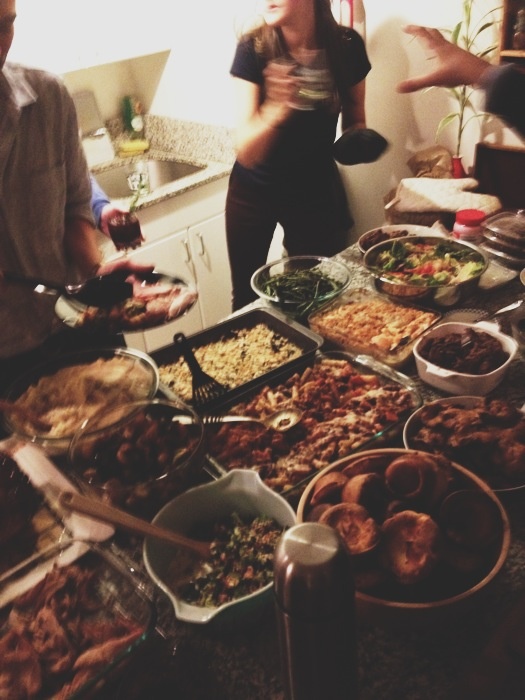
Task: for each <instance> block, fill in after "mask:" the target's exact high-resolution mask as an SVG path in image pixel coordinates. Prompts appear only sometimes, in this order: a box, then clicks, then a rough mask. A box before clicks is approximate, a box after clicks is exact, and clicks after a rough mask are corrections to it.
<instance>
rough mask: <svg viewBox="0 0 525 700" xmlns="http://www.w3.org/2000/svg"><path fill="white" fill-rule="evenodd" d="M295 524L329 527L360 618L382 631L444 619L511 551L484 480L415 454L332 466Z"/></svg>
mask: <svg viewBox="0 0 525 700" xmlns="http://www.w3.org/2000/svg"><path fill="white" fill-rule="evenodd" d="M297 519H298V521H299V522H306V521H319V522H325V523H326V524H330V525H331V526H332V527H335V528H336V529H337V530H338V532H339V533H340V535H341V537H342V540H343V543H344V544H345V546H346V548H347V550H348V552H349V553H350V556H351V557H352V560H353V563H354V577H355V583H356V605H357V610H358V613H359V615H360V617H361V618H362V620H363V621H364V622H369V623H375V624H381V625H383V624H384V625H388V626H390V625H393V626H405V625H415V626H420V625H427V624H441V623H444V622H450V621H451V620H452V619H454V618H455V616H456V615H457V614H458V613H460V612H463V611H465V610H467V609H469V608H471V607H472V606H473V605H474V604H476V603H477V602H478V600H479V599H480V597H481V595H482V594H483V593H485V592H486V591H487V590H488V588H489V586H490V584H491V583H492V582H493V580H494V579H495V578H496V576H497V574H498V573H499V572H500V570H501V568H502V566H503V564H504V562H505V560H506V557H507V555H508V551H509V546H510V525H509V520H508V517H507V514H506V512H505V510H504V508H503V506H502V505H501V503H500V501H499V499H498V498H497V496H496V495H495V494H494V492H493V491H492V490H491V489H490V488H489V487H488V486H487V484H486V483H485V482H484V481H482V480H481V479H480V478H478V477H477V476H475V475H474V474H472V473H471V472H469V471H468V470H466V469H465V468H464V467H462V466H461V465H459V464H456V463H455V462H450V461H448V460H445V459H444V458H441V459H440V458H438V457H436V456H434V455H429V454H428V453H424V452H419V451H417V450H407V449H401V448H385V449H377V450H368V451H365V452H360V453H356V454H354V455H352V456H350V457H346V458H344V459H342V460H339V461H337V462H334V463H333V464H331V465H330V466H328V467H326V468H325V469H323V470H322V471H321V472H319V474H317V475H316V476H315V477H314V479H313V480H312V481H311V482H310V483H309V484H308V486H307V487H306V489H305V490H304V492H303V494H302V496H301V500H300V502H299V506H298V509H297Z"/></svg>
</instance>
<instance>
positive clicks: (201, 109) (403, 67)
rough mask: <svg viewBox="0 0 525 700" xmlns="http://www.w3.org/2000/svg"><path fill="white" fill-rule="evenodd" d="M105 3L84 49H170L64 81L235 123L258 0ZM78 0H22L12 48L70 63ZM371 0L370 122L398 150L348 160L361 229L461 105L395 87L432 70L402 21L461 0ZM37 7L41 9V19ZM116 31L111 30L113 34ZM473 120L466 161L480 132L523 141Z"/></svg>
mask: <svg viewBox="0 0 525 700" xmlns="http://www.w3.org/2000/svg"><path fill="white" fill-rule="evenodd" d="M102 2H103V0H92V2H90V3H87V4H86V5H85V7H86V8H91V9H90V10H89V14H88V16H87V17H83V16H82V13H79V14H78V18H77V19H76V22H77V26H76V27H75V32H74V42H73V43H74V44H75V51H77V53H79V54H80V55H85V54H86V53H89V51H90V47H92V50H93V51H95V50H96V53H97V56H98V59H97V60H98V61H101V60H103V57H104V55H107V56H114V55H115V54H118V49H119V46H118V42H121V47H120V49H121V55H122V56H123V57H129V56H132V55H139V54H141V53H145V52H147V51H148V50H150V49H151V48H155V50H158V51H159V52H160V51H162V50H163V49H166V48H168V49H169V50H170V51H169V53H168V52H165V53H159V54H158V55H156V56H149V57H148V58H140V59H139V58H136V59H134V60H126V61H121V62H115V63H112V64H107V65H105V66H103V67H96V68H89V69H84V70H77V71H74V72H68V73H66V75H65V79H66V83H67V84H68V86H69V87H70V89H74V90H76V89H89V88H91V89H93V90H94V91H95V93H96V96H97V99H98V101H99V106H100V109H101V112H102V115H103V117H104V118H105V119H108V118H110V117H112V116H116V115H117V114H118V110H119V106H120V100H121V97H122V96H123V95H125V94H128V93H130V92H132V93H134V94H136V95H137V96H138V97H139V99H141V100H142V101H143V102H144V104H145V105H146V107H147V108H148V109H149V111H150V112H152V113H154V114H158V115H164V116H169V117H173V118H178V119H187V120H190V121H196V122H202V123H208V124H216V125H220V126H224V125H225V126H232V125H233V121H234V118H233V113H234V107H233V99H232V91H231V80H230V77H229V68H230V64H231V60H232V57H233V52H234V49H235V44H236V41H237V37H238V33H239V31H240V30H241V28H242V27H245V26H246V23H247V22H248V20H249V19H250V18H252V17H253V15H254V14H255V12H256V10H257V3H258V0H221V1H220V2H217V0H200V2H187V3H181V2H174V3H173V2H172V3H169V10H168V9H167V8H168V4H167V3H165V1H164V0H148V2H147V3H144V0H110V2H107V1H105V2H103V5H104V12H102V11H101V8H100V7H95V6H94V4H93V3H95V4H96V3H98V4H101V3H102ZM64 3H65V5H64ZM73 4H76V3H75V0H46V2H43V0H17V6H18V10H19V20H17V27H16V36H15V46H14V47H13V49H15V48H16V42H19V46H22V47H23V46H24V40H25V46H27V44H28V43H29V44H30V47H31V51H30V53H31V57H32V59H33V60H32V62H33V63H34V62H38V59H39V57H40V56H41V57H42V60H41V61H40V63H41V65H45V61H49V60H50V59H49V57H50V55H53V50H54V54H55V58H54V61H55V63H57V62H59V61H63V60H64V55H66V56H68V53H67V47H70V46H71V44H72V38H71V37H72V33H71V32H69V33H68V31H67V27H63V25H62V23H61V14H60V13H61V8H64V7H67V8H68V12H69V13H70V14H71V6H72V5H73ZM364 5H365V11H366V40H367V48H368V53H369V56H370V60H371V63H372V71H371V72H370V74H369V77H368V78H367V97H366V108H367V120H368V125H369V126H370V127H372V128H374V129H377V131H379V132H380V133H382V134H383V135H384V136H385V137H386V138H387V139H388V141H389V142H390V149H389V150H388V152H387V153H386V154H385V155H384V156H383V157H382V158H381V159H380V160H379V161H378V162H377V163H373V164H370V165H359V166H353V167H345V168H342V172H343V177H344V180H345V183H346V185H347V191H348V196H349V201H350V204H351V209H352V212H353V214H354V218H355V219H356V226H355V231H354V235H358V234H360V233H362V232H363V231H365V230H367V229H369V228H372V227H374V226H377V225H380V224H381V223H382V222H383V221H384V214H383V197H384V195H386V193H387V192H388V191H389V190H390V189H391V188H392V187H393V186H395V185H396V184H397V182H398V181H399V179H400V178H402V177H405V176H409V175H411V172H410V170H409V169H408V166H407V165H406V162H407V160H408V158H409V157H410V156H411V155H412V154H413V153H414V152H415V151H418V150H421V149H423V148H425V147H427V146H430V145H432V144H433V143H434V136H435V131H436V127H437V124H438V122H439V120H440V119H441V118H442V117H443V116H444V115H446V114H448V113H449V112H450V111H453V109H452V108H453V106H454V105H452V104H451V103H450V102H449V99H450V98H449V96H448V93H447V91H445V90H440V89H436V90H431V91H429V92H426V93H416V94H414V95H400V94H398V93H397V92H396V91H395V85H396V83H397V82H398V81H399V80H401V79H402V78H404V77H407V76H409V75H413V74H416V73H420V72H426V71H427V70H428V63H427V62H426V57H425V54H424V52H423V51H422V49H421V47H420V46H419V45H418V44H417V43H416V42H415V41H413V40H411V39H410V38H409V37H408V36H407V35H405V34H403V32H402V31H401V29H402V27H403V26H404V25H405V24H409V23H414V24H426V25H430V26H437V27H447V28H450V27H452V26H453V25H454V24H455V23H456V22H457V21H459V20H460V19H461V8H462V0H441V2H439V3H426V2H422V0H397V2H396V3H388V2H385V0H364ZM476 6H477V8H479V10H480V11H481V10H483V9H492V8H494V7H499V6H500V2H499V1H498V0H477V3H476ZM29 8H31V11H29ZM35 8H38V12H39V13H40V16H38V22H36V26H35V11H36V10H35ZM42 8H46V9H45V11H44V10H43V9H42ZM95 10H96V12H95ZM46 12H47V13H48V14H47V15H46ZM93 12H94V14H95V15H96V18H97V22H98V27H99V28H98V29H97V30H96V31H93V22H94V19H93ZM102 17H103V18H104V19H103V20H101V18H102ZM70 21H71V20H70V19H68V23H69V22H70ZM48 25H49V26H48ZM57 27H59V28H60V29H59V31H58V30H57ZM48 30H49V31H48ZM50 32H51V33H50ZM66 36H67V37H68V39H67V41H66V39H65V38H64V39H63V40H64V41H65V42H66V43H65V48H61V47H60V41H61V40H62V39H61V37H66ZM29 37H30V41H29V42H28V38H29ZM50 37H52V40H51V42H50ZM108 37H112V39H111V41H110V39H109V38H108ZM110 43H111V46H109V44H110ZM110 49H111V50H110ZM15 53H16V51H15ZM20 53H21V54H22V55H23V54H24V50H21V51H20V50H19V51H18V54H20ZM18 57H20V56H18ZM66 70H68V69H66ZM69 70H70V69H69ZM471 127H472V128H471V130H470V132H469V133H468V134H467V136H466V138H465V142H464V149H463V150H464V152H463V156H464V163H465V165H466V166H467V168H468V167H469V166H470V165H471V164H472V158H473V151H474V144H475V143H476V141H478V140H479V139H480V136H483V138H484V139H486V140H492V141H498V142H502V141H503V142H505V143H510V144H521V143H522V142H521V141H520V140H519V139H518V137H516V136H514V135H513V134H512V132H510V131H509V130H508V129H505V128H504V127H503V126H502V125H501V123H500V122H499V121H498V120H496V119H491V120H490V122H488V123H486V124H485V123H482V122H481V121H480V120H475V121H474V122H473V123H472V125H471ZM453 136H454V129H453V128H452V129H450V130H447V131H446V132H444V133H443V135H442V137H440V142H441V144H442V145H444V146H446V147H448V148H449V149H453V140H454V139H453Z"/></svg>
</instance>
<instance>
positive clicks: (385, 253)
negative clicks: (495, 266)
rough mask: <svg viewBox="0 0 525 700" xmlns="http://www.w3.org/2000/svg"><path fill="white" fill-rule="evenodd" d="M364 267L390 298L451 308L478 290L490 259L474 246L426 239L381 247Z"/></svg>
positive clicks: (369, 255) (386, 243)
mask: <svg viewBox="0 0 525 700" xmlns="http://www.w3.org/2000/svg"><path fill="white" fill-rule="evenodd" d="M363 263H364V265H365V267H366V268H367V270H368V271H369V272H370V273H371V274H372V275H373V276H374V277H375V284H376V287H377V289H378V290H379V291H381V292H383V293H385V294H387V295H388V296H390V297H395V298H396V299H402V300H403V299H404V300H406V301H408V302H411V301H416V302H417V303H423V304H435V305H436V306H440V307H450V306H454V305H456V304H458V303H459V302H460V301H462V300H463V299H464V298H465V297H466V296H468V295H469V294H471V293H472V292H473V291H474V290H475V289H476V288H477V287H478V285H479V280H480V277H481V275H482V274H483V273H484V272H485V270H486V269H487V267H488V264H489V259H488V256H487V255H486V253H485V252H484V251H482V250H481V249H480V248H478V247H477V246H475V245H473V244H472V243H467V242H465V241H458V240H455V239H453V238H444V237H443V236H432V235H426V236H406V237H404V238H395V239H393V240H388V241H383V242H382V243H378V244H377V245H374V246H372V248H370V249H369V250H368V251H367V252H366V253H365V256H364V259H363Z"/></svg>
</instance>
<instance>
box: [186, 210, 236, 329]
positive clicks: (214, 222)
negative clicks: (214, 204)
mask: <svg viewBox="0 0 525 700" xmlns="http://www.w3.org/2000/svg"><path fill="white" fill-rule="evenodd" d="M188 239H189V244H190V251H191V257H192V261H193V264H194V266H195V275H196V277H197V282H198V286H199V295H200V299H201V314H202V322H203V327H204V328H208V327H209V326H212V325H214V324H215V323H217V322H218V321H221V320H223V319H224V318H226V316H228V314H230V313H231V294H232V284H231V278H230V263H229V260H228V250H227V247H226V231H225V222H224V213H221V214H218V215H217V216H214V217H213V218H211V219H208V220H207V221H202V222H201V223H199V224H196V225H194V226H190V228H189V229H188Z"/></svg>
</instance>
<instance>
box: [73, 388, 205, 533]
mask: <svg viewBox="0 0 525 700" xmlns="http://www.w3.org/2000/svg"><path fill="white" fill-rule="evenodd" d="M203 448H204V426H203V423H202V421H201V419H200V418H199V416H198V415H197V414H196V413H195V411H194V410H193V409H192V408H190V407H189V406H187V405H186V404H185V403H183V402H182V401H180V400H179V399H176V398H173V399H171V400H164V399H151V400H146V401H136V402H132V403H128V404H121V405H118V406H114V407H112V408H110V409H108V410H103V411H100V412H99V413H97V414H95V415H94V416H92V417H91V418H89V419H88V420H86V421H85V422H84V423H83V425H82V426H81V427H80V428H79V430H78V431H77V432H76V433H75V435H74V436H73V439H72V440H71V445H70V448H69V452H68V462H69V465H70V467H71V469H72V474H73V477H74V479H75V481H76V483H78V485H79V487H80V488H81V490H83V491H84V492H92V493H93V492H94V495H96V496H98V497H100V498H103V500H105V501H109V502H110V503H111V504H112V505H115V506H117V507H118V508H122V509H123V510H126V511H128V512H132V513H133V514H135V515H139V516H140V517H143V518H146V519H148V520H149V519H151V518H152V517H153V515H154V514H155V513H156V512H157V511H158V510H159V508H161V507H162V506H163V505H164V504H165V503H166V502H167V501H169V500H170V499H172V498H173V497H174V496H176V495H177V494H179V493H180V492H181V491H183V490H184V489H186V488H188V487H189V486H190V485H193V484H194V483H195V479H196V475H197V473H198V469H199V467H200V460H201V457H202V454H203Z"/></svg>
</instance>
